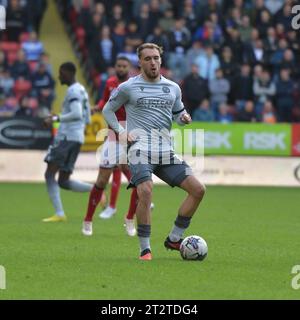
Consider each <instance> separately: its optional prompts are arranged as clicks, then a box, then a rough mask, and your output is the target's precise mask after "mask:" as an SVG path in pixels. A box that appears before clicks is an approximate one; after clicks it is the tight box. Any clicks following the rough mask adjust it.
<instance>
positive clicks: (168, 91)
mask: <svg viewBox="0 0 300 320" xmlns="http://www.w3.org/2000/svg"><path fill="white" fill-rule="evenodd" d="M162 91H163V92H164V93H170V89H169V88H168V87H162Z"/></svg>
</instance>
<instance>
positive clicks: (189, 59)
mask: <svg viewBox="0 0 300 320" xmlns="http://www.w3.org/2000/svg"><path fill="white" fill-rule="evenodd" d="M203 54H204V49H203V47H202V43H201V42H200V41H195V42H193V44H192V46H191V48H189V49H188V50H187V52H186V54H185V60H186V64H187V72H191V70H192V65H193V64H195V60H196V58H197V57H199V56H201V55H203Z"/></svg>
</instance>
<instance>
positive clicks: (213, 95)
mask: <svg viewBox="0 0 300 320" xmlns="http://www.w3.org/2000/svg"><path fill="white" fill-rule="evenodd" d="M208 88H209V93H210V102H211V108H212V110H213V112H214V114H215V115H216V116H217V114H218V110H219V106H220V104H222V103H227V100H228V94H229V91H230V83H229V81H228V80H227V79H226V78H224V74H223V70H222V69H221V68H219V69H217V70H216V77H215V79H211V80H210V81H209V83H208Z"/></svg>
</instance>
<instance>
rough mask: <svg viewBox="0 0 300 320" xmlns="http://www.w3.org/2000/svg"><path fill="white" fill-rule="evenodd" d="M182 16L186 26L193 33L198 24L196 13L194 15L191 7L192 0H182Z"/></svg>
mask: <svg viewBox="0 0 300 320" xmlns="http://www.w3.org/2000/svg"><path fill="white" fill-rule="evenodd" d="M182 17H183V18H184V19H185V21H186V27H187V28H188V29H189V30H190V32H191V33H192V34H193V33H194V32H195V31H196V29H197V25H198V22H197V15H196V13H195V10H194V7H193V0H186V1H184V8H183V14H182Z"/></svg>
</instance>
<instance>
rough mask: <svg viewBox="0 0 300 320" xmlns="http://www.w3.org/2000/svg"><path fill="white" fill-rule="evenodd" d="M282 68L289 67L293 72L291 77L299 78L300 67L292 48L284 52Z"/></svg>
mask: <svg viewBox="0 0 300 320" xmlns="http://www.w3.org/2000/svg"><path fill="white" fill-rule="evenodd" d="M280 67H281V69H282V68H285V69H289V70H290V72H291V77H292V78H294V79H296V78H299V68H297V64H296V61H295V55H294V53H293V51H292V50H291V49H286V50H284V52H283V58H282V62H281V64H280Z"/></svg>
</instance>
